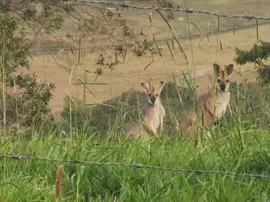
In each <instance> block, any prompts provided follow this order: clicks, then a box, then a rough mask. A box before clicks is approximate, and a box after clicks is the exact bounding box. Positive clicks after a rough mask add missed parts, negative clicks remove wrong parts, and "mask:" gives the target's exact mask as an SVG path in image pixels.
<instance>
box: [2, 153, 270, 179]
mask: <svg viewBox="0 0 270 202" xmlns="http://www.w3.org/2000/svg"><path fill="white" fill-rule="evenodd" d="M0 158H1V159H12V160H20V161H26V160H29V161H45V162H52V163H70V164H81V165H96V166H114V167H126V168H135V169H152V170H159V171H167V172H187V173H194V174H217V175H230V176H235V177H248V178H256V179H261V180H265V179H266V180H270V176H268V175H263V174H247V173H236V172H230V171H219V170H200V169H198V170H195V169H187V168H170V167H161V166H155V165H144V164H138V163H134V164H128V163H120V162H91V161H83V160H77V159H76V160H66V159H49V158H41V157H33V156H32V155H29V156H11V155H0Z"/></svg>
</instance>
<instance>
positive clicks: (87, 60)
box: [31, 0, 270, 114]
mask: <svg viewBox="0 0 270 202" xmlns="http://www.w3.org/2000/svg"><path fill="white" fill-rule="evenodd" d="M269 4H270V2H269V1H256V3H254V2H253V1H233V0H231V1H220V2H219V3H216V1H208V3H207V2H206V1H188V3H187V6H188V7H190V8H196V9H204V10H210V11H215V12H220V13H228V14H245V12H246V13H249V14H254V15H260V16H268V13H269V11H268V10H269V9H267V6H269ZM142 5H144V6H148V5H149V4H142ZM179 5H184V3H183V2H182V1H181V2H179ZM260 5H261V6H260ZM262 5H264V6H262ZM149 13H150V11H138V10H133V9H132V10H126V11H123V13H122V16H123V18H125V19H127V22H128V24H129V25H131V26H132V27H133V28H134V30H137V31H138V32H139V30H141V29H142V30H143V33H144V34H145V35H146V36H147V37H148V39H150V40H151V39H152V32H151V29H150V23H149V19H148V15H149ZM152 19H153V26H154V30H155V34H156V38H157V39H164V38H169V37H171V32H170V29H168V27H167V25H166V23H165V22H164V21H163V20H162V19H161V17H160V16H159V15H158V14H157V13H153V17H152ZM189 20H190V21H191V22H193V23H195V24H196V25H197V26H198V27H199V28H200V29H201V31H203V30H204V29H205V28H208V29H209V30H211V29H212V30H215V29H216V23H217V19H216V17H211V16H207V15H198V14H189ZM170 22H171V24H172V25H173V27H174V29H175V32H176V35H177V36H182V37H185V36H186V37H187V33H188V28H190V29H191V32H192V34H198V33H199V31H198V30H197V29H196V28H195V27H194V26H192V25H190V27H189V26H188V23H187V18H186V16H185V14H184V13H175V19H174V20H171V21H170ZM70 23H72V22H70V21H69V20H66V22H65V26H64V27H63V28H62V29H61V30H60V31H58V32H57V33H55V36H57V37H58V38H57V37H56V38H55V37H52V36H50V37H48V36H47V37H46V38H45V37H44V39H43V38H42V37H40V38H39V40H41V41H40V43H39V44H41V46H40V47H39V48H40V50H41V52H39V54H33V57H32V58H31V71H33V72H35V73H36V74H37V75H38V76H39V77H40V78H41V79H46V80H48V81H49V82H52V83H54V84H55V85H56V90H55V94H54V98H53V99H52V101H51V107H52V109H53V112H54V113H55V114H59V112H60V111H61V110H62V106H63V99H64V97H65V96H66V95H73V96H77V97H79V98H82V94H83V88H82V87H77V86H75V85H69V79H70V78H71V77H70V76H71V74H70V72H71V70H74V72H73V74H72V78H71V80H72V82H75V81H76V80H77V79H78V78H80V79H82V80H84V72H85V71H84V70H85V69H87V70H88V71H89V73H88V74H87V81H88V82H93V83H95V82H98V83H99V82H104V83H107V84H106V85H90V86H88V87H89V89H90V90H91V91H92V92H93V94H94V95H95V97H93V95H91V94H90V93H89V92H88V93H87V103H100V102H102V101H105V100H108V99H110V98H112V97H114V96H117V95H119V94H121V93H122V92H124V91H128V90H130V89H131V88H133V87H134V88H135V89H136V90H141V87H140V85H139V84H140V82H141V81H143V80H146V79H149V78H152V79H155V80H159V79H163V80H165V81H170V80H172V79H173V77H172V75H173V74H174V75H175V76H176V78H177V77H178V76H180V75H181V74H182V71H190V70H195V72H196V73H195V76H197V77H198V84H199V86H200V90H205V89H206V87H207V84H209V82H208V81H209V80H208V74H209V73H211V70H212V64H213V63H214V62H217V63H219V64H220V65H222V66H223V65H225V64H228V63H234V62H233V58H234V56H235V47H239V48H242V49H249V48H250V47H251V46H252V45H253V44H254V43H256V29H255V27H253V28H249V29H244V30H237V31H236V33H235V34H234V32H233V31H230V32H227V33H220V34H219V35H211V33H210V36H209V42H208V41H207V39H206V38H204V39H203V40H202V41H201V42H200V46H199V47H198V44H199V41H200V39H199V38H197V39H193V40H191V41H189V40H187V39H180V43H181V45H182V46H183V49H184V51H185V53H186V55H187V58H188V61H189V65H187V64H186V61H185V59H184V57H183V55H182V53H181V52H180V50H179V48H178V47H177V46H176V45H175V50H173V56H174V59H175V61H173V59H172V56H171V54H170V52H169V49H168V47H167V45H166V43H165V42H164V43H159V48H160V49H162V57H160V56H159V55H158V54H155V55H154V61H153V62H152V58H151V56H150V54H147V55H144V56H142V57H136V56H134V54H133V53H132V52H131V50H129V51H128V52H127V56H126V58H125V62H124V63H123V64H119V65H117V66H115V69H114V70H113V71H110V70H106V71H104V74H103V75H102V76H99V77H98V78H97V79H96V76H95V74H94V72H95V70H96V68H97V65H96V60H97V58H98V56H99V55H100V54H101V53H103V54H105V55H106V56H108V57H109V56H110V57H111V60H113V59H114V52H113V51H110V50H108V49H107V48H106V49H104V50H101V49H98V50H96V51H90V50H86V51H81V53H80V64H79V65H77V63H78V57H77V56H78V50H75V53H74V51H73V52H72V51H65V52H63V51H61V45H59V44H58V45H52V46H54V48H55V50H54V51H51V52H42V48H43V47H42V45H44V44H45V45H48V44H50V43H51V44H53V43H56V42H57V40H59V38H61V37H62V38H61V39H62V40H67V39H66V38H64V35H65V33H67V32H69V33H72V24H70ZM254 23H255V21H254V20H253V21H248V20H245V19H242V20H238V19H224V18H221V20H220V30H224V29H229V28H232V27H233V26H235V27H240V26H244V25H252V24H254ZM74 26H75V25H74ZM209 27H212V28H209ZM269 31H270V27H269V25H263V26H259V38H260V39H262V40H266V41H268V39H269ZM72 34H76V33H72ZM105 38H106V37H105ZM105 38H102V36H99V39H98V38H97V36H95V37H92V40H85V41H83V43H82V47H90V48H91V47H93V46H95V47H99V46H103V45H110V44H115V41H110V40H109V38H108V36H107V38H106V39H105ZM220 41H221V44H222V50H221V49H220ZM76 46H77V44H76V43H75V44H74V47H76ZM151 62H152V63H151ZM150 63H151V64H150ZM149 64H150V65H149ZM147 65H149V66H148V68H147V69H146V70H144V68H145V67H146V66H147ZM240 68H241V67H238V66H237V67H236V69H238V70H240ZM243 68H252V65H250V66H245V67H243ZM246 76H247V77H248V78H249V80H250V81H254V79H255V77H254V75H253V74H252V73H250V72H249V73H247V74H246ZM95 79H96V81H95ZM233 80H239V81H242V80H243V77H241V76H239V75H237V74H234V75H233Z"/></svg>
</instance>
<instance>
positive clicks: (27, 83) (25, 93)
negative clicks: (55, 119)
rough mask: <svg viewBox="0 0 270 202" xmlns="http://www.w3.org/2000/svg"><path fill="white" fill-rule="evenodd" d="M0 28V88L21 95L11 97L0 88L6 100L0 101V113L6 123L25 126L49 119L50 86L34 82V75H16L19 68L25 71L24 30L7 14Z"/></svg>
mask: <svg viewBox="0 0 270 202" xmlns="http://www.w3.org/2000/svg"><path fill="white" fill-rule="evenodd" d="M0 28H1V35H0V50H1V57H0V58H1V71H0V73H1V86H3V85H4V86H5V88H7V89H8V88H9V89H10V87H11V88H12V87H16V88H17V90H18V91H19V92H22V93H21V94H20V95H12V94H10V92H3V88H1V94H2V95H3V93H5V94H6V99H5V100H2V102H1V103H2V107H1V112H2V113H4V111H5V112H6V115H7V117H6V120H7V122H8V123H9V124H12V123H13V122H16V123H21V124H22V125H23V126H27V127H32V126H35V125H40V124H41V123H43V122H44V121H45V120H52V115H51V114H50V109H49V101H50V99H51V97H52V91H53V90H54V85H52V84H48V83H47V82H38V80H37V78H36V76H35V75H17V70H18V69H19V68H22V67H26V68H29V62H28V56H29V51H30V48H31V44H30V43H29V42H28V40H27V39H26V38H25V35H24V31H23V30H22V29H19V27H18V24H17V22H16V20H15V19H14V18H13V17H10V16H9V15H8V14H6V15H1V16H0ZM3 82H4V83H3ZM2 97H3V96H2ZM2 97H1V98H2ZM6 103H8V104H7V105H4V104H6Z"/></svg>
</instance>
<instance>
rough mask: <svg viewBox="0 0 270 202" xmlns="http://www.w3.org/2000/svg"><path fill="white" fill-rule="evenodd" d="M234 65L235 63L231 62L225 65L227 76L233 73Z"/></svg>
mask: <svg viewBox="0 0 270 202" xmlns="http://www.w3.org/2000/svg"><path fill="white" fill-rule="evenodd" d="M233 67H234V65H233V64H229V65H227V66H226V67H225V71H226V74H227V76H230V75H231V74H232V73H233Z"/></svg>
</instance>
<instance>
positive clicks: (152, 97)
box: [149, 95, 156, 104]
mask: <svg viewBox="0 0 270 202" xmlns="http://www.w3.org/2000/svg"><path fill="white" fill-rule="evenodd" d="M149 99H150V102H151V103H152V104H155V102H156V97H155V96H153V95H152V96H151V97H150V98H149Z"/></svg>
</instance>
